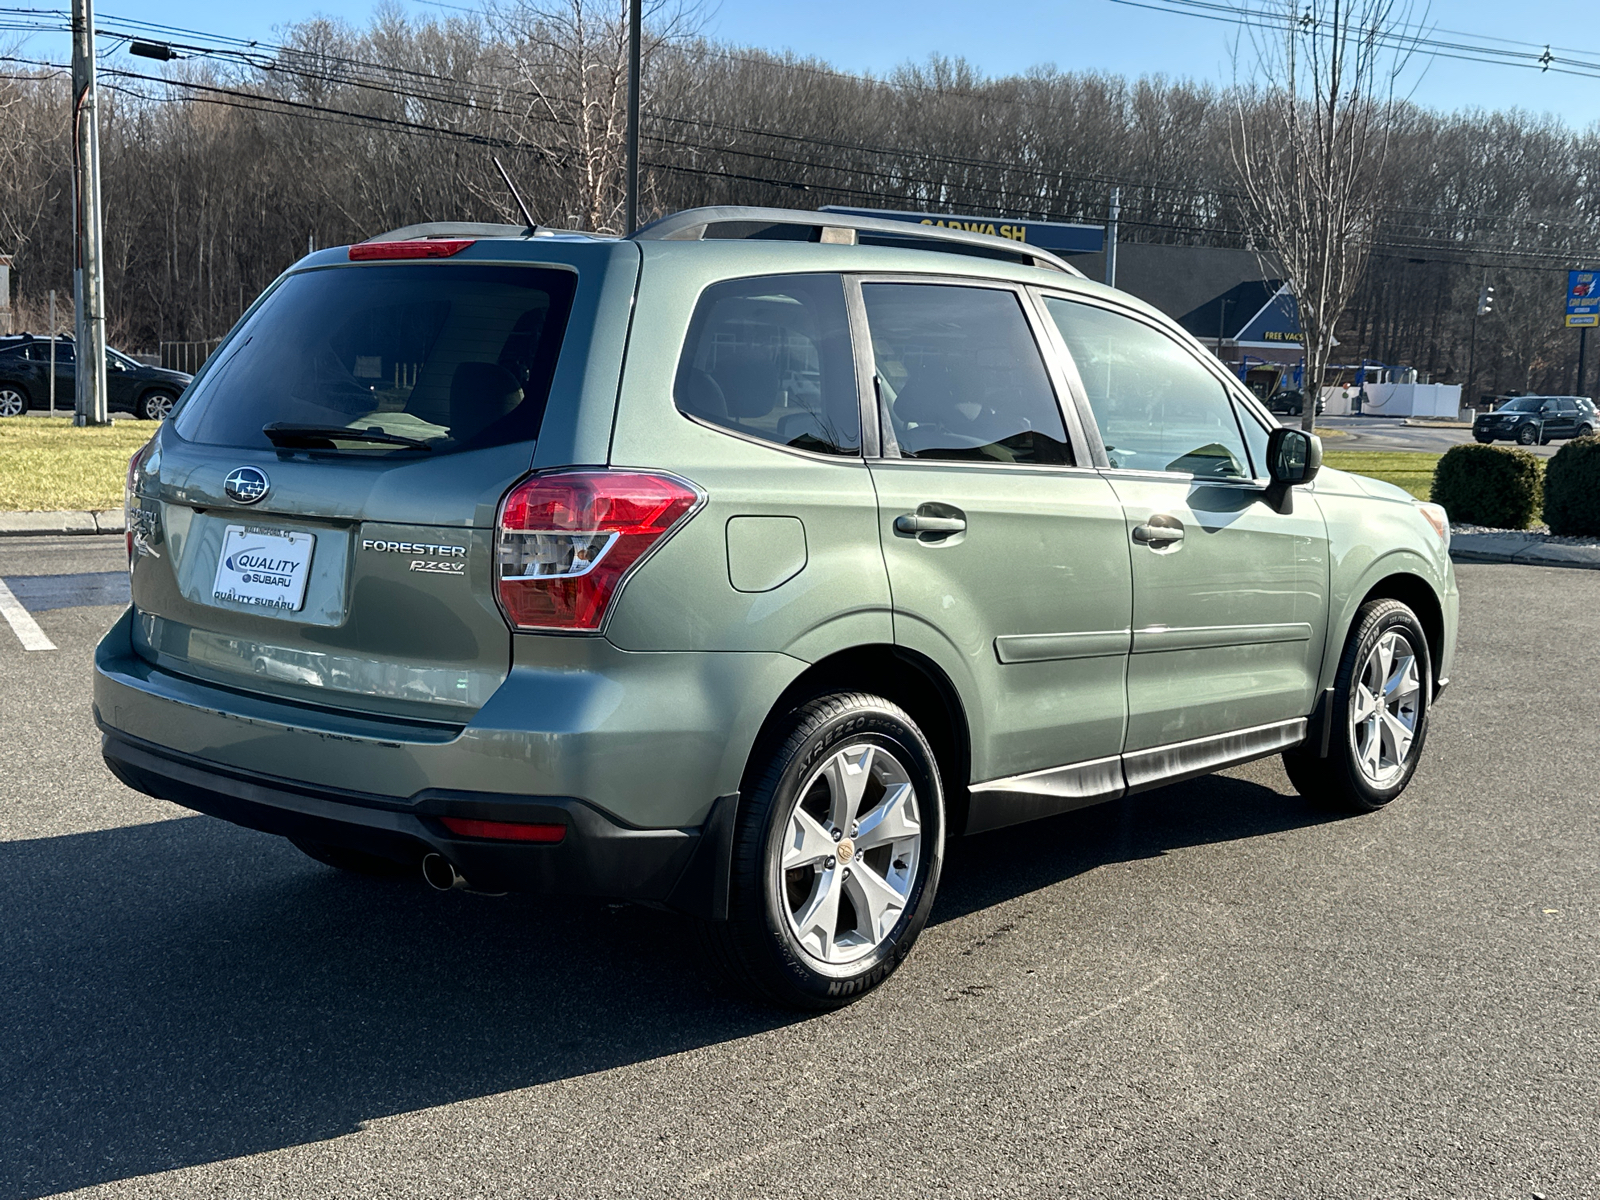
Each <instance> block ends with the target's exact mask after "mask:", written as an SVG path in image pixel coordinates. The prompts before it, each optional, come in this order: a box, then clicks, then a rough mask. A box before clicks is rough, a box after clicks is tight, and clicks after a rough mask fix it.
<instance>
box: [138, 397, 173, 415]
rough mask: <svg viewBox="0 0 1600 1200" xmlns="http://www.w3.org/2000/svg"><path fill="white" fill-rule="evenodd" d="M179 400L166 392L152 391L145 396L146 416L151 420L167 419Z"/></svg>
mask: <svg viewBox="0 0 1600 1200" xmlns="http://www.w3.org/2000/svg"><path fill="white" fill-rule="evenodd" d="M176 403H177V401H176V400H175V399H173V397H171V396H169V395H168V394H167V393H166V392H151V393H150V394H149V395H148V396H146V397H145V398H144V403H143V408H144V414H143V415H144V417H145V419H146V420H150V421H165V420H166V419H167V418H168V417H170V416H171V415H172V406H173V405H174V404H176Z"/></svg>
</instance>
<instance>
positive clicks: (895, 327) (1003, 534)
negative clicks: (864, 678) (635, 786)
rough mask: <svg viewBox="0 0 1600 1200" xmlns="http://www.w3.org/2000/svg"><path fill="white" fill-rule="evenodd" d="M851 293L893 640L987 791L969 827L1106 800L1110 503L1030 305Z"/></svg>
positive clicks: (1112, 652)
mask: <svg viewBox="0 0 1600 1200" xmlns="http://www.w3.org/2000/svg"><path fill="white" fill-rule="evenodd" d="M861 294H862V300H863V304H862V306H861V307H862V311H864V313H865V318H866V324H867V327H868V330H869V331H870V343H871V358H872V368H873V376H872V377H873V379H874V386H875V393H876V400H877V403H878V408H879V412H880V423H881V438H882V443H883V445H882V455H881V457H879V458H877V459H875V460H874V461H873V462H872V465H871V469H872V478H873V482H874V485H875V486H876V488H877V493H878V512H879V531H880V536H881V539H882V544H883V552H884V558H885V560H886V561H887V564H888V570H889V584H890V590H891V593H892V597H893V609H894V637H895V642H896V644H897V645H899V646H901V647H904V648H905V649H907V650H909V651H912V652H915V653H917V654H919V655H921V656H924V657H926V658H928V659H931V660H932V661H933V662H935V663H937V664H938V665H939V666H940V667H941V668H942V669H943V670H944V672H945V673H946V674H947V675H948V676H949V677H950V678H951V679H952V681H953V682H954V683H955V686H956V687H957V689H958V690H959V691H960V692H961V693H962V698H963V700H964V701H965V704H964V707H965V709H966V712H967V716H968V720H969V724H970V726H971V730H970V734H971V739H970V740H971V746H972V759H973V761H972V770H971V778H972V781H973V782H974V783H975V784H977V785H979V786H977V787H975V788H974V789H973V796H972V808H971V814H970V819H969V823H968V828H969V829H972V830H976V829H983V828H992V827H994V826H997V825H1003V824H1009V823H1012V822H1014V821H1019V820H1026V819H1030V818H1032V817H1035V816H1041V815H1045V814H1046V813H1048V812H1053V811H1062V810H1064V809H1067V808H1072V807H1076V806H1078V805H1079V804H1082V803H1090V802H1093V801H1094V800H1096V799H1103V798H1105V797H1107V796H1108V795H1116V794H1118V793H1119V792H1120V790H1121V786H1122V781H1121V774H1120V766H1119V763H1118V761H1117V755H1118V753H1119V752H1120V750H1121V748H1122V741H1123V733H1124V729H1123V725H1124V719H1125V706H1126V699H1125V691H1124V683H1123V676H1124V672H1125V670H1126V665H1127V651H1128V640H1129V636H1130V635H1129V618H1130V606H1131V596H1132V582H1131V574H1130V567H1129V553H1128V548H1127V545H1126V540H1125V534H1124V532H1123V525H1124V522H1123V515H1122V505H1121V502H1120V501H1119V500H1118V498H1117V496H1116V494H1115V492H1114V491H1113V489H1112V487H1111V485H1110V483H1109V481H1108V480H1107V479H1106V478H1105V477H1104V476H1103V475H1102V474H1100V473H1099V472H1097V471H1095V470H1094V469H1093V468H1092V466H1090V464H1089V463H1088V461H1087V459H1086V458H1079V455H1080V454H1081V449H1080V447H1078V446H1077V445H1075V444H1074V441H1075V439H1074V438H1072V437H1071V436H1070V435H1069V433H1068V429H1067V425H1066V422H1065V421H1064V419H1063V410H1062V407H1061V405H1060V403H1059V402H1058V398H1057V394H1056V390H1055V386H1054V385H1053V384H1052V381H1051V373H1050V372H1049V370H1048V369H1047V367H1046V363H1045V360H1044V358H1043V357H1042V355H1041V352H1040V348H1039V343H1038V340H1037V339H1036V337H1035V326H1034V324H1033V322H1032V321H1031V320H1030V317H1029V315H1028V313H1029V309H1028V303H1029V302H1028V301H1027V299H1026V297H1025V296H1024V295H1023V294H1021V293H1020V292H1019V291H1017V290H1015V289H1013V288H1011V287H1009V286H1007V285H1002V284H995V285H993V286H972V285H970V284H960V285H958V284H954V283H950V284H946V283H932V282H926V281H923V282H889V281H884V282H864V283H863V284H862V285H861ZM865 365H866V364H865V363H863V366H865ZM1019 777H1021V778H1019Z"/></svg>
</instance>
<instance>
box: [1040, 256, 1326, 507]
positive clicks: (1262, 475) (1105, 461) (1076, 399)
mask: <svg viewBox="0 0 1600 1200" xmlns="http://www.w3.org/2000/svg"><path fill="white" fill-rule="evenodd" d="M1032 290H1033V291H1034V292H1035V293H1036V299H1037V301H1038V305H1039V309H1040V311H1041V312H1043V313H1045V315H1046V317H1047V318H1048V319H1049V332H1050V334H1051V335H1052V337H1053V338H1054V339H1055V341H1056V342H1057V344H1058V346H1059V350H1060V354H1061V356H1062V359H1063V361H1064V362H1065V363H1066V365H1067V374H1068V378H1069V380H1070V382H1071V388H1072V398H1073V403H1074V405H1075V406H1076V407H1077V408H1078V409H1079V412H1080V416H1081V419H1082V420H1083V421H1085V422H1086V423H1087V424H1088V426H1089V427H1090V428H1091V429H1092V430H1093V433H1092V434H1091V439H1092V442H1091V448H1092V450H1093V452H1094V455H1095V465H1096V466H1097V467H1099V469H1100V470H1102V471H1105V472H1108V473H1111V474H1115V475H1127V476H1135V475H1137V476H1142V477H1147V478H1156V479H1167V480H1174V479H1190V480H1196V481H1198V482H1200V483H1204V484H1206V485H1207V486H1211V487H1240V488H1250V489H1253V490H1255V491H1262V490H1264V489H1265V488H1266V486H1267V483H1268V477H1267V474H1266V464H1265V463H1261V464H1257V463H1256V461H1255V453H1254V451H1252V450H1251V449H1250V439H1249V438H1248V437H1246V436H1245V432H1244V429H1243V428H1242V427H1241V428H1240V429H1239V440H1240V442H1242V443H1243V444H1244V451H1245V455H1246V457H1247V458H1248V460H1249V464H1250V470H1251V472H1252V476H1251V478H1250V479H1212V478H1210V477H1209V476H1202V475H1195V474H1194V473H1193V472H1189V471H1150V470H1147V469H1143V468H1140V469H1132V468H1126V467H1113V466H1112V465H1111V459H1110V456H1108V455H1107V454H1106V448H1105V443H1104V441H1103V440H1102V439H1101V437H1100V426H1099V424H1098V423H1097V422H1096V421H1095V418H1094V409H1093V408H1092V407H1091V406H1090V404H1089V392H1088V389H1087V388H1086V387H1085V386H1084V383H1083V376H1082V375H1081V374H1080V373H1079V372H1078V364H1077V362H1076V360H1074V359H1073V357H1072V352H1071V351H1070V350H1069V349H1068V348H1067V343H1066V339H1065V338H1064V337H1062V335H1061V330H1060V329H1058V328H1057V327H1056V323H1055V319H1054V318H1049V314H1048V310H1047V309H1046V308H1045V301H1046V300H1049V299H1058V300H1065V301H1068V302H1069V303H1072V304H1082V305H1085V306H1086V307H1089V308H1098V309H1102V310H1104V311H1105V312H1109V313H1112V314H1114V315H1116V316H1119V317H1127V318H1129V319H1130V320H1133V321H1137V322H1138V323H1139V324H1141V325H1144V326H1145V327H1146V328H1148V329H1152V330H1154V331H1155V332H1157V333H1159V334H1162V335H1164V336H1165V337H1166V338H1167V339H1168V340H1170V341H1171V342H1173V343H1174V344H1176V345H1177V346H1178V347H1179V348H1180V349H1182V350H1183V351H1185V352H1186V353H1187V354H1188V355H1189V357H1190V358H1191V359H1193V360H1194V361H1195V362H1197V363H1199V364H1200V366H1201V367H1202V368H1203V369H1204V370H1206V371H1207V372H1209V373H1210V375H1211V377H1212V378H1213V379H1215V380H1217V382H1219V383H1220V384H1221V385H1222V392H1223V395H1224V396H1226V397H1227V398H1228V399H1229V400H1231V401H1232V402H1233V404H1232V407H1233V419H1234V422H1235V424H1238V423H1239V422H1241V421H1242V420H1243V419H1244V417H1243V415H1242V414H1243V413H1248V414H1249V415H1250V416H1251V417H1252V418H1254V419H1255V420H1256V421H1257V423H1258V424H1259V425H1260V426H1261V427H1262V429H1263V430H1264V431H1265V432H1267V433H1269V434H1270V433H1271V432H1272V430H1273V429H1275V428H1277V426H1278V421H1277V420H1276V419H1275V418H1273V417H1272V416H1271V415H1270V413H1269V414H1268V415H1267V419H1266V420H1262V414H1263V413H1265V412H1266V411H1267V410H1266V409H1265V407H1264V406H1263V405H1262V403H1261V401H1260V399H1259V398H1258V397H1257V396H1256V395H1255V393H1253V392H1251V391H1250V389H1249V388H1247V387H1245V386H1244V385H1243V384H1242V383H1240V382H1239V380H1238V379H1236V378H1234V376H1233V374H1232V372H1230V371H1225V370H1223V369H1222V366H1221V364H1220V363H1219V362H1218V361H1217V359H1216V356H1215V355H1211V354H1207V353H1205V351H1204V350H1203V348H1200V347H1199V343H1195V344H1194V345H1190V344H1189V341H1191V340H1192V339H1190V338H1189V335H1188V334H1186V333H1184V331H1183V329H1182V328H1181V327H1177V326H1175V327H1172V328H1169V327H1167V326H1166V325H1164V324H1162V323H1161V322H1160V321H1155V320H1152V319H1151V318H1150V315H1149V314H1148V313H1145V312H1141V311H1139V310H1138V309H1135V308H1130V307H1129V306H1127V305H1125V304H1117V303H1114V302H1111V301H1109V300H1106V299H1104V298H1102V297H1100V296H1091V295H1085V294H1081V293H1077V292H1072V291H1067V290H1064V289H1062V288H1059V287H1048V288H1045V287H1038V286H1036V285H1035V286H1034V287H1033V289H1032ZM1179 335H1182V336H1179ZM1186 339H1187V340H1186ZM1313 486H1314V485H1313Z"/></svg>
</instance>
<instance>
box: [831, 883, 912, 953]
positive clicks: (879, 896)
mask: <svg viewBox="0 0 1600 1200" xmlns="http://www.w3.org/2000/svg"><path fill="white" fill-rule="evenodd" d="M844 886H845V890H846V891H847V892H849V893H850V902H851V904H852V905H854V907H855V910H856V920H857V926H856V932H857V933H859V934H860V935H861V936H862V937H863V938H865V939H866V940H867V941H868V942H869V943H870V944H872V945H874V946H875V945H877V944H878V943H879V942H881V941H883V939H884V938H886V937H888V936H889V930H891V929H893V928H894V923H895V922H896V921H898V920H899V919H900V913H901V912H902V911H903V910H904V909H905V906H906V898H905V897H904V896H902V895H901V894H900V893H899V892H897V891H895V890H894V888H892V887H891V886H889V883H888V881H887V880H886V879H884V878H883V876H882V875H879V874H878V873H877V872H876V871H874V870H873V869H872V868H871V867H869V866H867V865H866V864H865V863H857V864H856V865H855V866H853V867H851V868H850V873H849V875H848V876H846V878H845V881H844Z"/></svg>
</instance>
